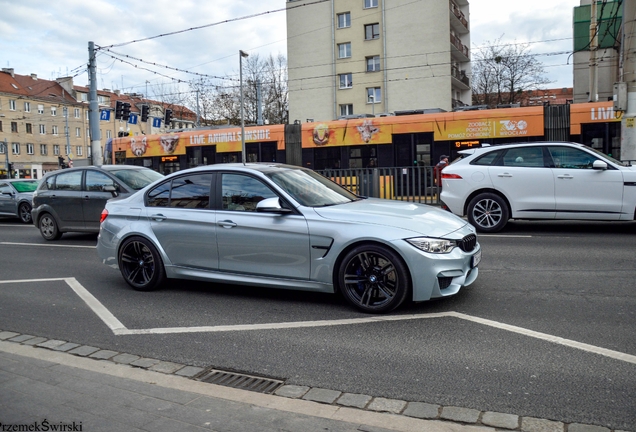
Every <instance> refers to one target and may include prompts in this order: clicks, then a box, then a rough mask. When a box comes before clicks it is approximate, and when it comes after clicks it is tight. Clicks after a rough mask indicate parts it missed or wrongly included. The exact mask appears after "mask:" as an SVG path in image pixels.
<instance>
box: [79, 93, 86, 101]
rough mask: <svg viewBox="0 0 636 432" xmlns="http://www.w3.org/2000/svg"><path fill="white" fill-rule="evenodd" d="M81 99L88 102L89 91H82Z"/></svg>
mask: <svg viewBox="0 0 636 432" xmlns="http://www.w3.org/2000/svg"><path fill="white" fill-rule="evenodd" d="M80 100H81V101H82V102H87V101H88V94H87V93H80Z"/></svg>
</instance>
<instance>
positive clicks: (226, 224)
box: [217, 220, 237, 228]
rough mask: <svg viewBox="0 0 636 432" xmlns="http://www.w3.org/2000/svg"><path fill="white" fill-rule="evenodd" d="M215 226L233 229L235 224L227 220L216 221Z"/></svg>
mask: <svg viewBox="0 0 636 432" xmlns="http://www.w3.org/2000/svg"><path fill="white" fill-rule="evenodd" d="M217 225H219V226H222V227H223V228H234V227H235V226H236V225H237V224H236V223H235V222H232V221H229V220H224V221H218V222H217Z"/></svg>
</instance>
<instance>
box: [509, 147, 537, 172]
mask: <svg viewBox="0 0 636 432" xmlns="http://www.w3.org/2000/svg"><path fill="white" fill-rule="evenodd" d="M503 165H504V166H510V167H533V168H536V167H541V168H542V167H545V164H544V163H543V148H542V147H516V148H511V149H508V151H507V152H506V154H505V155H504V157H503Z"/></svg>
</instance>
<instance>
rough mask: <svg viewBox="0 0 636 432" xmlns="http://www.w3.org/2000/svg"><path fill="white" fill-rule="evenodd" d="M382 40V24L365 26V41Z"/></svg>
mask: <svg viewBox="0 0 636 432" xmlns="http://www.w3.org/2000/svg"><path fill="white" fill-rule="evenodd" d="M379 38H380V24H378V23H375V24H366V25H365V26H364V39H365V40H371V39H379Z"/></svg>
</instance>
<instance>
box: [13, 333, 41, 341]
mask: <svg viewBox="0 0 636 432" xmlns="http://www.w3.org/2000/svg"><path fill="white" fill-rule="evenodd" d="M34 337H35V336H31V335H27V334H23V335H20V336H16V337H14V338H11V339H9V341H10V342H24V341H28V340H29V339H33V338H34Z"/></svg>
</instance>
